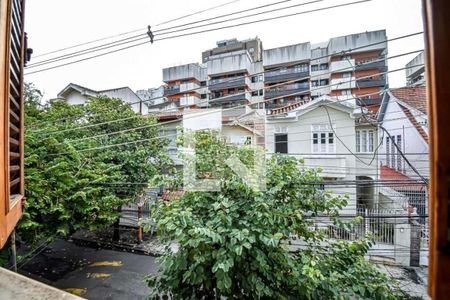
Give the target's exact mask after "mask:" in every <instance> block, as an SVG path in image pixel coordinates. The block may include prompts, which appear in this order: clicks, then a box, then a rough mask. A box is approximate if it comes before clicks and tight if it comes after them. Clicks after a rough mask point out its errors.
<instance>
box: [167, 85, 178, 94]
mask: <svg viewBox="0 0 450 300" xmlns="http://www.w3.org/2000/svg"><path fill="white" fill-rule="evenodd" d="M179 93H180V86H179V85H175V86H171V87H168V86H167V87H164V96H172V95H175V94H179Z"/></svg>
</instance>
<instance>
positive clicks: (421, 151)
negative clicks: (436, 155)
mask: <svg viewBox="0 0 450 300" xmlns="http://www.w3.org/2000/svg"><path fill="white" fill-rule="evenodd" d="M378 122H379V123H380V126H382V128H384V129H385V130H386V132H388V133H389V135H390V136H388V134H387V133H386V132H385V131H384V130H381V129H380V130H379V138H380V140H382V145H381V147H380V148H381V149H380V163H381V179H382V180H384V181H389V180H392V181H399V180H404V181H405V180H406V182H405V183H403V184H401V185H398V184H397V185H394V184H391V185H389V188H390V190H394V191H395V192H396V193H397V194H396V196H395V195H394V196H395V197H391V196H389V195H384V196H385V197H384V199H385V200H386V199H389V198H390V199H389V200H390V203H395V204H396V206H397V207H398V206H403V208H405V206H412V207H414V208H416V209H417V211H418V213H419V215H420V214H425V213H426V206H427V205H426V202H427V201H426V198H427V189H426V185H425V184H424V183H423V181H424V179H425V180H427V178H429V172H430V171H429V158H428V154H429V148H428V147H429V145H428V143H429V139H428V115H427V105H426V89H425V87H404V88H398V89H391V90H390V91H387V92H386V93H385V94H384V96H383V101H382V104H381V108H380V110H379V113H378ZM398 149H400V151H399V150H398ZM401 153H403V155H401ZM411 166H412V167H411ZM417 173H419V174H417ZM385 190H387V191H386V193H387V192H388V191H389V189H386V188H385ZM392 199H394V200H395V201H392ZM382 202H383V201H382Z"/></svg>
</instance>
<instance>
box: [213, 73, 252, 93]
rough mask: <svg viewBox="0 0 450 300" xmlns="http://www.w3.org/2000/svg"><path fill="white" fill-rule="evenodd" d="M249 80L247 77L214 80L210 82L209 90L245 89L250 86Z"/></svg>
mask: <svg viewBox="0 0 450 300" xmlns="http://www.w3.org/2000/svg"><path fill="white" fill-rule="evenodd" d="M249 82H250V81H249V79H248V78H247V77H245V76H237V77H228V78H220V79H212V80H210V81H209V90H210V91H216V90H223V89H231V88H237V87H245V86H247V85H248V84H249Z"/></svg>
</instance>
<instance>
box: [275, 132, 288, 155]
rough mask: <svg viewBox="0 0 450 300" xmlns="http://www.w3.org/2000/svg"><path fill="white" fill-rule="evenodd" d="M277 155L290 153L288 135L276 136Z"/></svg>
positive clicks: (280, 134) (277, 134)
mask: <svg viewBox="0 0 450 300" xmlns="http://www.w3.org/2000/svg"><path fill="white" fill-rule="evenodd" d="M275 153H288V135H287V133H276V134H275Z"/></svg>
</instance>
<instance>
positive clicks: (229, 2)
mask: <svg viewBox="0 0 450 300" xmlns="http://www.w3.org/2000/svg"><path fill="white" fill-rule="evenodd" d="M239 1H241V0H233V1H228V2H225V3H222V4H219V5H216V6H213V7H209V8H206V9H203V10H200V11H196V12H193V13H189V14H187V15H182V16H180V17H177V18H174V19H169V20H166V21H163V22H161V23H158V24H156V25H155V26H160V25H164V24H168V23H172V22H174V21H178V20H181V19H185V18H188V17H191V16H194V15H197V14H201V13H203V12H206V11H210V10H213V9H216V8H220V7H224V6H226V5H229V4H232V3H235V2H239ZM146 29H147V28H146V27H142V28H139V29H134V30H131V31H127V32H123V33H119V34H115V35H111V36H107V37H103V38H99V39H96V40H91V41H88V42H83V43H79V44H76V45H72V46H69V47H65V48H60V49H56V50H52V51H50V52H46V53H42V54H38V55H33V56H34V57H35V58H36V57H41V56H46V55H48V54H53V53H57V52H61V51H64V50H69V49H73V48H78V47H80V46H85V45H89V44H93V43H96V42H100V41H104V40H108V39H111V38H115V37H120V36H124V35H127V34H131V33H135V32H138V31H141V30H146Z"/></svg>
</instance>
